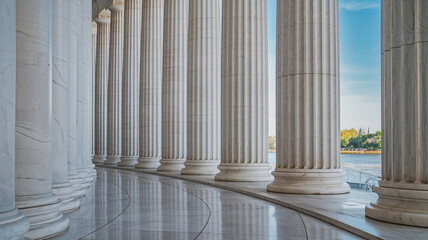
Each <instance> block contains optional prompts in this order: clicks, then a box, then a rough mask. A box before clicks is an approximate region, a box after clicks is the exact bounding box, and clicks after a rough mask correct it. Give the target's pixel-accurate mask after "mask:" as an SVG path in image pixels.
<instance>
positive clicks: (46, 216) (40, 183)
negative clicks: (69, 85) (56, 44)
mask: <svg viewBox="0 0 428 240" xmlns="http://www.w3.org/2000/svg"><path fill="white" fill-rule="evenodd" d="M51 9H52V2H51V1H50V0H40V1H30V2H29V1H25V0H17V1H16V82H17V84H16V87H17V88H16V129H15V130H16V139H15V143H16V145H15V154H16V164H15V165H16V176H15V177H16V188H15V191H16V204H17V206H18V208H19V209H20V210H21V211H22V213H24V214H25V215H26V217H27V218H28V220H29V221H30V230H29V231H28V232H27V233H26V235H25V236H26V237H27V238H31V239H35V238H46V237H49V236H53V235H57V234H59V233H61V232H63V231H65V230H66V229H67V228H68V224H69V221H68V218H65V217H63V215H62V213H61V212H60V211H59V210H60V207H61V206H62V202H61V201H60V200H59V199H58V197H57V196H55V195H54V194H53V193H52V167H51V157H52V156H51V153H52V138H51V134H52V98H51V97H52V78H51V76H50V73H51V71H52V69H51V66H52V65H51V60H52V59H51V51H52V42H51V38H50V35H51V31H52V28H51V17H50V16H51V14H52V12H51ZM35 26H37V27H35Z"/></svg>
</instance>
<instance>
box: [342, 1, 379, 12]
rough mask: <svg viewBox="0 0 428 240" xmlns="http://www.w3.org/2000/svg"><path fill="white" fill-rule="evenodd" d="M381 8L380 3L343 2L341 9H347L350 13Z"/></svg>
mask: <svg viewBox="0 0 428 240" xmlns="http://www.w3.org/2000/svg"><path fill="white" fill-rule="evenodd" d="M379 7H380V3H379V2H378V1H373V0H360V1H343V2H341V4H340V8H343V9H346V10H348V11H360V10H366V9H374V8H379Z"/></svg>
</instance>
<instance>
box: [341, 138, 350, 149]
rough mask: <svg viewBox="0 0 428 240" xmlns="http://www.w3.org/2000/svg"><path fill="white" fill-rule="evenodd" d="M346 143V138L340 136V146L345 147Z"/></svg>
mask: <svg viewBox="0 0 428 240" xmlns="http://www.w3.org/2000/svg"><path fill="white" fill-rule="evenodd" d="M347 145H348V139H346V138H341V139H340V146H341V147H346V146H347Z"/></svg>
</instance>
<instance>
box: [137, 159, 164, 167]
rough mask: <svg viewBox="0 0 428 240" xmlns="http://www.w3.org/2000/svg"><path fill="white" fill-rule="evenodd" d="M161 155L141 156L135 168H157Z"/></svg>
mask: <svg viewBox="0 0 428 240" xmlns="http://www.w3.org/2000/svg"><path fill="white" fill-rule="evenodd" d="M161 159H162V158H161V157H140V158H138V163H137V164H136V165H135V168H144V169H157V168H158V167H159V165H160V163H159V161H160V160H161Z"/></svg>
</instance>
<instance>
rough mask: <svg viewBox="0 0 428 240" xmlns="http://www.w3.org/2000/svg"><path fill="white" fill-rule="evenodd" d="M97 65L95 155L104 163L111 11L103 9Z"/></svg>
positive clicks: (97, 21) (99, 29)
mask: <svg viewBox="0 0 428 240" xmlns="http://www.w3.org/2000/svg"><path fill="white" fill-rule="evenodd" d="M95 22H96V23H97V63H96V64H97V65H96V69H95V156H94V163H96V164H102V163H103V162H104V161H105V160H106V157H107V83H108V71H109V70H108V67H109V65H108V60H109V36H110V13H109V11H108V10H103V11H102V12H101V13H100V14H99V16H98V18H97V19H95Z"/></svg>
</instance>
